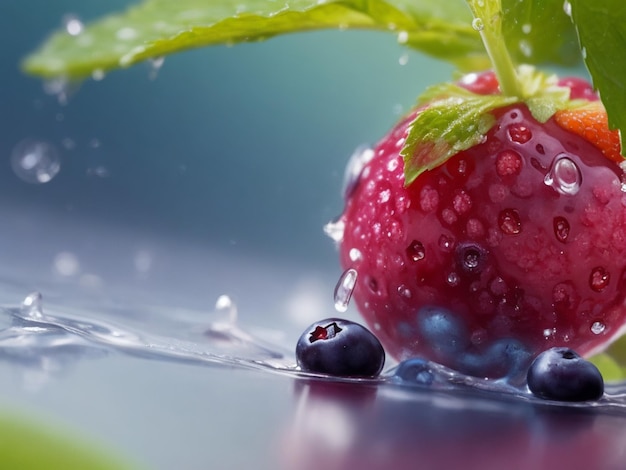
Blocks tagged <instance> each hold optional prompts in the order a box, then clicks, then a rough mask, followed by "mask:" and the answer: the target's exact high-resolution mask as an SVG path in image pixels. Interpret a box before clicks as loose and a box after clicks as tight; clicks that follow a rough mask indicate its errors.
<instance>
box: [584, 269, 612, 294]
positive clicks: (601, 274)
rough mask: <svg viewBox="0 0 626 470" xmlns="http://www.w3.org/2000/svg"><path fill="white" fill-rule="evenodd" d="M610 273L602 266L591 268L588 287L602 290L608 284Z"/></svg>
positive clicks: (597, 290) (598, 290)
mask: <svg viewBox="0 0 626 470" xmlns="http://www.w3.org/2000/svg"><path fill="white" fill-rule="evenodd" d="M610 280H611V275H610V274H609V272H608V271H607V270H606V269H604V268H603V267H602V266H597V267H595V268H593V269H592V270H591V274H590V275H589V287H591V289H593V290H594V291H596V292H601V291H603V290H604V289H605V288H606V286H608V285H609V281H610Z"/></svg>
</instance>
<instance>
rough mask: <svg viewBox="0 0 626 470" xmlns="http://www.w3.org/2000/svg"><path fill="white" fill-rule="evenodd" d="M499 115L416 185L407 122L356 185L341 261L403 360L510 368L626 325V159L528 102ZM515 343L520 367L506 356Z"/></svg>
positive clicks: (493, 372) (471, 368)
mask: <svg viewBox="0 0 626 470" xmlns="http://www.w3.org/2000/svg"><path fill="white" fill-rule="evenodd" d="M583 91H584V90H583ZM583 91H580V90H578V91H577V93H582V92H583ZM497 117H498V124H497V125H496V126H494V128H493V129H492V130H491V131H490V132H489V133H488V135H487V138H486V141H485V142H484V143H483V144H480V145H478V146H476V147H474V148H472V149H469V150H467V151H464V152H461V153H459V154H457V155H456V156H455V157H453V158H451V159H450V160H449V161H448V162H446V163H445V164H444V165H443V166H441V167H439V168H437V169H435V170H432V171H429V172H426V173H424V174H422V175H421V176H420V177H419V178H418V180H416V181H415V182H414V183H413V184H412V185H411V186H410V187H408V188H405V187H404V186H403V179H404V175H403V162H402V160H401V158H400V157H399V156H398V152H399V150H400V148H401V147H402V144H403V138H404V136H405V134H406V127H407V123H406V122H404V123H400V124H399V125H398V127H397V128H395V129H394V130H393V131H392V132H391V133H390V135H389V136H388V137H387V138H385V139H383V141H381V143H380V144H379V146H378V147H377V148H376V149H374V155H375V156H374V158H373V159H372V160H371V161H370V162H369V163H368V164H367V165H366V166H365V167H364V170H363V172H362V173H361V176H360V179H359V181H358V183H357V184H356V185H355V186H354V190H353V191H352V192H351V194H350V195H349V196H350V197H349V198H348V200H347V204H346V209H345V211H344V214H343V217H342V221H343V222H344V223H345V230H344V234H343V241H342V243H341V262H342V265H343V267H344V268H354V269H356V270H357V271H358V273H359V281H358V282H357V285H356V288H355V291H354V295H353V298H354V299H355V300H356V303H357V305H358V307H359V310H360V311H361V313H362V314H363V316H364V317H365V319H366V320H367V322H368V324H369V325H370V326H371V327H372V329H373V331H374V333H375V334H376V335H377V336H378V337H379V338H380V339H381V341H382V343H383V345H384V346H385V348H386V349H387V351H388V352H390V353H391V355H393V356H394V357H396V358H399V359H405V358H408V357H412V356H416V355H418V356H423V357H426V358H429V359H431V360H435V361H438V362H440V363H443V364H445V365H448V366H450V367H452V368H455V369H457V370H460V371H462V372H465V373H469V374H475V375H487V376H501V375H506V373H508V372H510V371H511V370H512V369H517V370H522V369H523V367H519V365H520V364H519V363H520V361H523V362H524V363H525V364H527V363H528V361H529V360H530V358H532V357H533V356H534V355H536V354H538V353H539V352H541V351H542V350H545V349H547V348H549V347H551V346H556V345H567V346H568V347H571V348H573V349H576V350H577V351H578V352H580V353H582V354H586V353H589V352H591V351H593V350H594V349H596V348H599V347H601V346H602V345H603V344H605V343H606V342H607V341H608V340H609V339H610V338H612V337H613V336H614V335H615V334H617V332H618V330H619V329H620V327H621V325H622V324H623V323H624V319H625V317H626V307H625V306H624V302H625V294H624V292H623V289H622V288H621V286H622V285H623V282H624V269H625V268H626V209H625V207H626V195H625V193H623V192H622V191H621V187H620V185H621V181H620V175H621V170H620V169H619V167H618V166H617V165H616V164H614V163H612V162H610V161H609V160H607V159H606V158H605V157H604V156H603V155H602V153H601V152H600V150H599V149H598V148H596V147H595V146H594V145H592V144H590V143H588V142H587V141H585V140H583V139H581V138H579V137H578V136H575V135H573V134H571V133H569V132H567V131H566V130H564V129H562V128H561V127H560V126H558V125H557V124H556V123H555V122H554V121H552V120H550V121H548V122H547V123H545V124H543V125H540V124H539V123H538V122H536V121H535V120H534V119H533V118H532V116H531V115H530V113H529V111H528V109H527V108H526V107H525V106H524V105H516V106H512V107H509V108H507V109H504V110H500V111H499V112H498V114H497ZM432 309H440V310H441V311H444V312H445V313H444V314H441V315H439V317H438V318H437V319H436V320H437V321H433V320H432V319H430V317H429V315H431V313H429V312H431V311H432ZM503 351H504V352H505V353H504V354H505V357H506V354H507V351H508V353H511V354H512V355H513V356H515V357H508V359H507V361H509V364H510V365H511V367H510V370H509V371H506V370H503V369H502V367H501V366H495V365H494V364H495V363H496V362H499V359H500V358H501V357H502V354H503ZM500 362H501V361H500Z"/></svg>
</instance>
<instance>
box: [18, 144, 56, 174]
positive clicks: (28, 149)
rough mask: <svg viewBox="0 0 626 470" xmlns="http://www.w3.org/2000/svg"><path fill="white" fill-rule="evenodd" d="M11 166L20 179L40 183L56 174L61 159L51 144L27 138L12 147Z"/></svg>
mask: <svg viewBox="0 0 626 470" xmlns="http://www.w3.org/2000/svg"><path fill="white" fill-rule="evenodd" d="M11 167H12V168H13V171H14V172H15V174H16V175H17V176H18V177H19V178H20V179H21V180H23V181H26V182H27V183H33V184H41V183H47V182H49V181H50V180H52V178H54V177H55V176H56V175H57V173H58V172H59V170H60V169H61V159H60V158H59V154H58V152H57V150H56V148H55V147H54V146H53V145H52V144H49V143H47V142H42V141H38V140H30V139H27V140H23V141H21V142H19V143H18V144H17V145H16V146H15V148H14V149H13V153H12V154H11Z"/></svg>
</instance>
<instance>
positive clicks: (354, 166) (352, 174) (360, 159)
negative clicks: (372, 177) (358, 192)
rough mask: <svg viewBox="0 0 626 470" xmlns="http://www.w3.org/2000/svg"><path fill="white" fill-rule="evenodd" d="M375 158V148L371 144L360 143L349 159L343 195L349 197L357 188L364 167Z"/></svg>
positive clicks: (344, 177) (345, 197)
mask: <svg viewBox="0 0 626 470" xmlns="http://www.w3.org/2000/svg"><path fill="white" fill-rule="evenodd" d="M372 158H374V150H373V149H372V148H371V147H370V146H369V145H360V146H359V147H357V148H356V150H355V151H354V152H353V153H352V155H351V156H350V158H349V159H348V163H347V165H346V170H345V172H344V175H343V197H344V199H348V198H349V197H350V196H351V195H352V193H353V192H354V190H355V189H356V187H357V185H358V183H359V180H360V178H361V173H363V168H365V165H367V164H368V163H369V161H370V160H371V159H372Z"/></svg>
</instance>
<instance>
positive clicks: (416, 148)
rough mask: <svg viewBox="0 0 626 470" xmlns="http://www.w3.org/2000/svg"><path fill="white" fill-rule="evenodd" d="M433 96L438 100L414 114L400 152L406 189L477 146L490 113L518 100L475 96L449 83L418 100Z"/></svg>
mask: <svg viewBox="0 0 626 470" xmlns="http://www.w3.org/2000/svg"><path fill="white" fill-rule="evenodd" d="M435 96H441V98H440V99H436V100H435V101H433V102H431V103H430V104H428V105H427V106H426V107H425V108H424V109H423V110H421V111H420V112H419V113H418V114H417V117H416V118H415V120H414V121H413V123H412V124H411V126H410V129H409V132H408V135H407V138H406V141H405V144H404V147H403V149H402V151H401V153H400V155H401V156H402V157H403V158H404V175H405V184H406V185H407V186H408V185H409V184H411V183H412V182H413V181H414V180H415V179H416V178H417V177H418V176H419V175H420V174H421V173H423V172H424V171H426V170H430V169H433V168H435V167H437V166H439V165H441V164H442V163H443V162H445V161H446V160H447V159H449V158H450V157H452V156H454V155H455V154H457V153H459V152H461V151H462V150H467V149H468V148H471V147H473V146H474V145H477V144H479V143H480V142H481V141H482V140H483V138H484V136H485V134H486V133H487V132H488V131H489V129H491V127H492V126H493V124H494V123H495V117H494V116H493V115H492V114H491V113H490V111H493V110H494V109H497V108H501V107H503V106H507V105H509V104H513V103H515V102H516V101H518V98H516V97H507V96H502V95H476V94H473V93H470V92H469V91H467V90H466V89H464V88H461V87H459V86H457V85H453V84H449V85H447V86H437V87H436V88H434V89H430V90H427V91H426V93H425V94H424V95H423V97H422V98H421V100H420V101H421V102H424V101H429V100H430V99H431V98H432V97H435Z"/></svg>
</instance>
